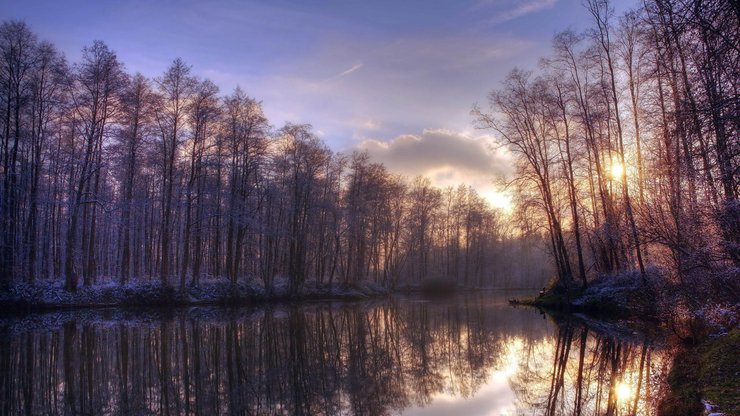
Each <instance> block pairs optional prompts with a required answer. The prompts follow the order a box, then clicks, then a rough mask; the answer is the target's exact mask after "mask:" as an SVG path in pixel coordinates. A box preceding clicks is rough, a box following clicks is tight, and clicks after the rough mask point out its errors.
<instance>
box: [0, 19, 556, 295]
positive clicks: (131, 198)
mask: <svg viewBox="0 0 740 416" xmlns="http://www.w3.org/2000/svg"><path fill="white" fill-rule="evenodd" d="M0 198H1V199H0V221H1V223H0V229H1V230H2V232H1V233H0V234H1V236H0V237H1V241H0V285H1V286H2V287H4V288H8V287H10V286H11V285H12V284H13V283H14V282H16V283H17V282H26V283H32V284H33V283H34V282H35V281H37V280H38V279H45V280H48V279H64V281H65V287H66V288H67V289H68V290H70V291H74V290H76V289H77V288H78V286H79V284H80V283H82V284H84V285H92V284H95V283H96V282H98V281H100V280H101V279H102V278H104V279H106V280H108V279H111V278H112V279H116V280H118V281H120V282H121V283H122V284H123V283H126V282H127V281H129V280H130V279H132V278H136V279H160V280H161V281H162V282H163V284H165V285H179V286H180V287H183V286H184V285H186V284H193V285H197V284H198V282H199V279H201V278H202V277H203V276H214V277H227V278H228V279H230V280H231V281H232V282H234V283H237V282H238V281H240V280H242V279H260V280H261V281H262V282H264V284H265V286H266V287H267V288H268V289H269V288H270V287H271V286H272V284H273V280H274V279H275V278H276V277H278V276H283V277H286V278H287V279H289V282H290V287H291V289H292V290H299V289H300V288H301V286H302V285H304V283H305V282H307V281H312V282H315V283H317V284H333V283H335V284H341V283H353V282H357V281H361V280H373V281H376V282H378V283H380V284H382V285H384V286H385V287H397V286H398V285H406V284H419V283H422V282H423V281H425V280H427V279H447V280H450V281H453V282H457V283H460V284H465V285H470V286H490V285H506V284H513V285H515V286H530V287H531V286H533V285H539V284H541V281H542V279H543V276H545V277H547V276H546V274H547V271H548V270H549V266H548V263H547V261H544V256H543V255H542V254H541V253H540V252H538V251H537V250H532V248H533V247H535V246H537V245H538V244H539V242H540V241H541V237H538V236H537V235H530V236H526V235H524V236H521V235H519V234H518V233H513V232H512V231H511V229H510V228H508V227H507V225H506V224H505V223H504V222H503V221H502V220H501V217H502V215H501V213H500V212H498V211H497V210H495V209H493V208H491V207H490V206H488V204H487V203H486V202H485V201H484V200H483V199H482V198H481V197H480V196H479V195H478V194H477V193H476V192H475V191H474V190H472V189H471V188H467V187H459V188H457V189H452V188H450V189H437V188H434V187H432V186H431V185H430V182H429V181H428V180H427V179H422V178H416V179H414V180H412V181H411V180H407V179H405V178H402V177H399V176H396V175H393V174H391V173H389V172H388V171H387V170H386V169H385V168H384V167H383V166H382V165H380V164H377V163H373V162H371V161H370V160H369V159H368V157H367V155H366V154H363V153H355V154H352V155H342V154H336V153H333V152H332V151H331V150H330V149H328V148H327V147H326V145H325V144H324V143H323V142H322V141H321V140H320V139H319V138H317V136H316V135H315V134H314V133H313V132H312V130H311V127H310V126H307V125H295V124H287V125H285V126H284V127H282V128H278V129H276V128H273V127H272V126H271V125H270V123H269V121H268V120H267V118H266V117H265V115H264V114H263V111H262V107H261V104H260V102H259V101H257V100H255V99H253V98H250V97H249V96H247V95H246V94H245V93H244V92H243V91H242V90H241V89H239V88H237V89H236V90H235V91H234V92H233V93H231V94H230V95H228V96H222V95H220V94H219V89H218V87H217V86H216V85H215V84H214V83H212V82H211V81H209V80H207V79H200V78H198V77H196V76H194V75H193V74H192V72H191V68H190V66H188V65H187V64H185V63H184V62H182V61H181V60H179V59H177V60H175V61H174V62H173V63H172V65H171V66H170V67H169V68H168V69H167V70H166V71H165V73H164V74H162V75H161V76H159V77H156V78H154V79H148V78H146V77H145V76H142V75H141V74H135V75H130V74H128V73H126V71H125V69H124V66H123V64H122V63H121V62H120V61H119V60H118V59H117V57H116V54H115V53H114V52H113V51H111V50H110V49H109V48H108V47H107V46H106V45H105V44H104V43H103V42H100V41H98V42H94V43H93V44H92V45H90V46H88V47H85V48H84V49H83V51H82V58H81V60H80V62H77V63H75V64H71V65H70V64H68V63H67V62H66V60H65V58H64V57H63V56H62V55H61V54H60V53H59V52H58V51H57V49H56V48H55V47H54V45H52V44H51V43H48V42H44V41H39V40H38V39H37V37H36V36H35V35H34V34H33V33H32V31H31V30H30V29H29V27H28V26H27V25H26V24H25V23H22V22H18V21H8V22H5V23H2V25H1V26H0ZM520 261H521V262H524V264H526V265H527V266H526V267H524V268H519V267H517V268H515V267H514V264H515V263H517V262H520ZM520 276H525V277H526V279H524V278H520ZM527 279H529V280H527Z"/></svg>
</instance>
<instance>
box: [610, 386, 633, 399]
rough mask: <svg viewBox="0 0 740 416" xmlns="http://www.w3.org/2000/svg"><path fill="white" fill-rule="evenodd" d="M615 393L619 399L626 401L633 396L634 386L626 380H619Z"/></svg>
mask: <svg viewBox="0 0 740 416" xmlns="http://www.w3.org/2000/svg"><path fill="white" fill-rule="evenodd" d="M614 393H615V394H616V395H617V400H618V401H620V402H622V403H625V402H627V401H628V400H629V399H630V398H631V397H632V387H630V385H629V384H627V383H625V382H619V383H617V385H616V386H614Z"/></svg>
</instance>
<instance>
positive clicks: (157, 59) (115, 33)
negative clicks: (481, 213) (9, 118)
mask: <svg viewBox="0 0 740 416" xmlns="http://www.w3.org/2000/svg"><path fill="white" fill-rule="evenodd" d="M633 2H634V1H633V0H619V1H615V2H614V3H616V6H617V8H618V11H619V10H621V9H624V8H626V7H628V6H629V5H630V4H632V3H633ZM0 17H2V19H3V20H5V19H20V20H24V21H25V22H26V23H28V24H29V25H30V27H31V29H32V30H33V31H34V32H35V33H37V34H38V35H39V37H40V38H41V39H44V40H49V41H51V42H52V43H54V44H55V45H56V46H57V47H58V48H59V49H61V50H62V52H64V53H65V55H66V56H67V58H68V60H69V61H70V62H75V61H77V60H78V59H79V57H80V55H81V52H80V51H81V49H82V48H83V47H84V46H85V45H90V44H91V43H92V42H93V41H94V40H102V41H104V42H105V43H107V44H108V45H109V46H110V47H111V48H112V49H113V50H114V51H115V52H116V53H117V54H118V57H119V59H120V60H121V61H122V62H123V63H124V64H125V65H126V68H127V70H128V71H129V72H131V73H134V72H141V73H142V74H144V75H147V76H150V77H155V76H158V75H159V74H161V73H162V72H164V70H165V69H166V68H167V67H168V66H169V64H170V63H171V62H172V60H174V59H175V58H178V57H179V58H182V59H183V60H184V61H185V62H187V63H188V64H190V65H192V68H193V72H194V73H195V74H196V75H198V76H200V77H204V78H209V79H211V80H212V81H213V82H215V83H216V84H217V85H218V86H219V87H220V88H221V92H222V93H223V94H228V93H230V92H231V91H232V90H233V89H234V88H235V87H236V86H237V85H239V86H241V87H242V89H243V90H245V91H246V92H247V93H248V94H249V95H250V96H252V97H254V98H256V99H258V100H260V101H262V103H263V106H264V109H265V113H266V115H267V117H268V118H269V119H270V121H271V123H272V124H273V125H274V126H276V127H280V126H281V125H282V124H284V123H285V122H293V123H307V124H311V125H312V126H313V128H314V131H315V133H316V134H317V135H319V136H320V137H322V138H323V139H324V140H325V142H326V143H327V144H328V145H329V147H330V148H332V149H333V150H334V151H337V152H345V153H350V152H352V151H353V150H358V149H359V150H367V151H368V152H369V153H370V155H371V157H372V158H373V159H374V160H376V161H379V162H383V163H384V164H385V165H386V166H387V167H388V168H389V169H390V170H391V171H393V172H397V173H402V174H404V175H409V176H416V175H425V176H428V177H430V179H432V182H433V183H434V184H436V185H439V186H454V185H457V184H459V183H466V184H468V185H471V186H473V187H475V188H476V189H477V190H478V191H479V193H481V194H482V195H483V196H485V197H486V198H487V199H488V200H489V201H490V202H491V203H492V204H494V205H497V206H502V207H506V206H507V205H508V203H507V198H506V197H504V196H502V195H501V193H500V189H498V188H497V187H496V185H494V184H493V180H494V179H495V178H497V177H501V176H503V175H506V174H507V173H508V172H509V171H510V169H511V166H510V165H511V163H510V155H508V154H506V152H504V151H501V150H494V149H493V146H492V143H493V141H494V137H493V136H492V135H491V132H490V131H481V130H476V129H475V127H474V120H473V117H472V116H471V114H470V110H471V108H472V107H473V105H474V104H475V103H479V104H481V105H482V106H483V107H484V108H485V107H486V105H487V104H486V96H487V94H488V93H489V92H490V91H491V90H493V89H495V88H496V87H497V86H498V85H499V83H500V82H501V80H503V78H504V77H505V76H506V74H507V73H508V72H509V71H510V70H511V69H513V68H514V67H520V68H525V69H534V68H535V67H536V65H537V61H538V59H539V58H540V57H541V56H544V55H546V54H547V52H548V50H549V48H550V44H551V39H552V36H553V35H554V34H555V33H557V32H558V31H561V30H565V29H568V28H571V29H574V30H583V29H584V28H586V27H588V26H589V23H590V16H589V15H588V13H587V11H586V9H585V8H584V7H583V5H582V2H581V0H459V1H439V0H403V1H401V0H373V1H369V0H365V1H357V0H296V1H287V0H272V1H259V2H258V1H242V0H214V1H202V0H184V1H174V0H163V1H147V0H125V1H124V0H121V1H117V0H105V1H80V0H65V1H38V0H23V1H12V0H0Z"/></svg>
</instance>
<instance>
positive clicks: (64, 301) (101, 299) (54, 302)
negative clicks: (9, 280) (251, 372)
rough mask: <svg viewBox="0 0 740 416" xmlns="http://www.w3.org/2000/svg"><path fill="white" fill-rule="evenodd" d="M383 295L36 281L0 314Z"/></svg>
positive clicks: (307, 288)
mask: <svg viewBox="0 0 740 416" xmlns="http://www.w3.org/2000/svg"><path fill="white" fill-rule="evenodd" d="M387 295H389V291H388V289H386V288H383V287H381V286H380V285H377V284H375V283H372V282H359V283H357V284H332V285H328V284H323V285H319V284H316V283H312V282H309V283H307V284H306V285H304V287H303V288H302V289H300V290H298V291H296V292H292V291H290V289H289V286H288V282H287V280H285V279H276V281H275V284H274V286H273V287H272V289H271V290H268V289H266V288H265V287H264V286H262V285H261V284H259V283H257V282H255V281H250V282H237V283H236V284H232V283H231V282H229V281H228V280H227V279H208V280H206V281H204V282H202V283H200V284H199V285H186V286H185V288H184V290H181V289H180V288H179V287H175V286H169V285H163V284H162V283H160V282H157V281H135V282H131V283H128V284H126V285H121V284H119V283H115V282H107V283H101V284H95V285H91V286H88V287H84V286H83V287H80V288H79V289H78V290H77V291H76V292H68V291H66V290H64V287H63V286H62V284H61V283H60V282H40V283H38V284H36V285H28V284H17V285H14V286H13V287H11V289H10V290H9V291H8V292H5V293H0V311H2V312H6V313H25V312H32V311H44V310H60V309H84V308H100V307H141V306H166V307H175V306H204V305H248V304H256V303H264V302H273V301H274V302H279V301H301V300H359V299H370V298H378V297H384V296H387Z"/></svg>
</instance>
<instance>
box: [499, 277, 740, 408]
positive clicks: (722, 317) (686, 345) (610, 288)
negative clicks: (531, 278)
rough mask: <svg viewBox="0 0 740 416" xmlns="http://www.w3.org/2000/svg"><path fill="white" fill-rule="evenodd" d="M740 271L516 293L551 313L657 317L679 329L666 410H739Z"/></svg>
mask: <svg viewBox="0 0 740 416" xmlns="http://www.w3.org/2000/svg"><path fill="white" fill-rule="evenodd" d="M735 272H736V270H734V269H733V270H730V271H729V272H728V273H727V274H726V275H725V274H721V275H719V276H718V277H717V278H715V279H707V281H709V282H715V283H717V282H718V284H716V285H715V286H714V287H712V286H709V285H708V284H707V283H706V282H701V281H696V282H693V283H692V284H687V283H684V284H683V285H680V284H675V283H674V284H670V283H667V281H666V280H667V279H663V278H661V277H660V275H659V273H657V272H656V271H651V272H649V273H648V274H647V275H646V276H645V278H644V279H643V277H642V276H641V275H640V274H639V273H636V272H629V273H624V274H621V275H612V276H605V277H602V278H601V279H597V280H596V281H593V282H590V284H589V287H587V288H585V289H583V288H581V287H574V286H570V287H566V286H565V285H558V286H554V287H551V288H548V289H545V290H543V291H542V292H541V293H540V294H539V295H538V296H536V297H532V298H526V299H512V300H511V301H510V303H512V304H514V305H529V306H534V307H537V308H539V309H542V310H545V311H547V312H548V313H550V314H555V315H557V314H584V315H585V316H590V317H595V318H597V319H608V320H625V321H631V322H633V323H634V322H652V323H654V324H655V325H657V326H660V327H662V328H663V329H664V330H666V331H667V333H668V334H673V335H674V336H673V337H672V338H673V339H674V341H673V342H672V343H673V344H674V348H675V349H676V350H677V353H676V356H675V358H674V361H673V365H672V367H671V372H670V374H669V376H668V380H667V382H668V386H669V389H668V391H667V392H666V395H665V397H663V399H662V400H661V402H660V404H659V408H658V410H659V414H661V415H678V414H681V415H699V414H702V412H704V413H703V414H713V413H716V414H722V415H740V393H738V392H740V360H738V357H737V351H740V328H738V324H740V305H739V304H738V302H737V299H736V297H735V295H734V294H735V293H737V290H736V285H737V281H736V280H735V279H737V275H734V277H733V273H735Z"/></svg>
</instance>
